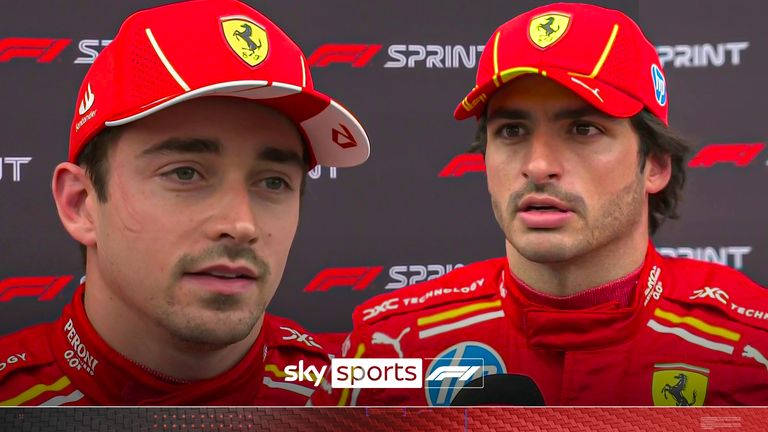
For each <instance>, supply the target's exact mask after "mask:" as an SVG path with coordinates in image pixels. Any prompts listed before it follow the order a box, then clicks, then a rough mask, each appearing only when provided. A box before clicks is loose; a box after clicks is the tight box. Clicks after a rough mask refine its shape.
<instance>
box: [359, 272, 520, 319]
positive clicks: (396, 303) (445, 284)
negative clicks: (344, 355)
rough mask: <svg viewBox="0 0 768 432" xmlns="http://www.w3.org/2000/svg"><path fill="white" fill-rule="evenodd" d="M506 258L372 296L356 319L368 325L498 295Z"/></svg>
mask: <svg viewBox="0 0 768 432" xmlns="http://www.w3.org/2000/svg"><path fill="white" fill-rule="evenodd" d="M505 262H506V259H505V258H493V259H489V260H486V261H481V262H477V263H473V264H469V265H466V266H463V267H459V268H458V269H456V270H453V271H451V272H449V273H447V274H446V275H444V276H441V277H439V278H435V279H432V280H429V281H426V282H421V283H418V284H416V285H411V286H408V287H405V288H401V289H398V290H396V291H394V292H392V293H388V294H382V295H378V296H376V297H373V298H371V299H369V300H367V301H366V302H364V303H362V304H361V305H360V306H358V307H356V308H355V311H354V313H353V315H352V320H353V323H354V325H355V327H356V328H357V327H360V326H368V325H372V324H375V323H378V322H380V321H382V320H385V319H387V318H390V317H393V316H398V315H405V314H411V313H416V312H421V311H425V310H428V309H432V308H437V307H440V306H443V305H445V304H451V305H461V304H462V303H467V302H473V301H478V300H480V299H483V298H489V297H493V296H497V295H499V286H498V280H499V278H498V276H499V274H500V273H501V272H502V271H503V270H504V265H505Z"/></svg>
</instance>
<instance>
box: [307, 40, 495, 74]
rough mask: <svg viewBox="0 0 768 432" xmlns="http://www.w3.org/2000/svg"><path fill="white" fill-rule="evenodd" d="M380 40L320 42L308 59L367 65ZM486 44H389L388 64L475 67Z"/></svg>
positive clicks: (318, 62) (324, 63) (311, 62)
mask: <svg viewBox="0 0 768 432" xmlns="http://www.w3.org/2000/svg"><path fill="white" fill-rule="evenodd" d="M382 48H383V47H382V45H379V44H324V45H320V46H319V47H318V48H317V49H316V50H315V51H314V52H313V53H312V55H311V56H309V59H308V60H307V62H308V63H309V65H310V66H311V67H326V66H329V65H331V64H334V63H341V64H344V63H346V64H349V65H350V66H352V67H354V68H361V67H363V66H366V65H368V64H369V63H370V62H371V60H372V59H373V58H374V57H375V56H376V54H378V53H379V51H381V49H382ZM483 48H484V46H483V45H433V44H430V45H422V44H395V45H389V46H388V47H387V55H388V59H387V62H386V63H384V65H383V66H384V67H385V68H408V69H413V68H416V67H421V66H424V67H426V68H437V69H443V68H454V69H455V68H470V69H471V68H474V67H475V66H476V65H477V61H478V60H479V58H480V53H482V52H483Z"/></svg>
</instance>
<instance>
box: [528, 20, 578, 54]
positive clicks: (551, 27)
mask: <svg viewBox="0 0 768 432" xmlns="http://www.w3.org/2000/svg"><path fill="white" fill-rule="evenodd" d="M570 24H571V17H570V15H566V14H564V13H547V14H544V15H539V16H537V17H535V18H533V19H532V20H531V23H530V24H529V26H528V36H529V37H530V38H531V42H532V43H533V44H534V45H536V46H537V47H539V48H541V49H544V48H548V47H550V46H551V45H552V44H554V43H555V42H557V41H559V40H560V39H561V38H562V37H563V35H565V32H566V31H567V30H568V26H569V25H570Z"/></svg>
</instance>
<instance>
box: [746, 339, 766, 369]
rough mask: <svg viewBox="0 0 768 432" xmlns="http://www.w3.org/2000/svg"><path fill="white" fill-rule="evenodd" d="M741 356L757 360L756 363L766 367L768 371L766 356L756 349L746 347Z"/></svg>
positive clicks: (749, 346)
mask: <svg viewBox="0 0 768 432" xmlns="http://www.w3.org/2000/svg"><path fill="white" fill-rule="evenodd" d="M741 356H742V357H746V358H751V359H753V360H755V361H756V362H758V363H760V364H761V365H763V366H765V369H766V370H768V359H766V358H765V356H764V355H763V354H762V353H761V352H760V351H758V350H757V349H756V348H755V347H753V346H751V345H747V346H745V347H744V352H742V353H741Z"/></svg>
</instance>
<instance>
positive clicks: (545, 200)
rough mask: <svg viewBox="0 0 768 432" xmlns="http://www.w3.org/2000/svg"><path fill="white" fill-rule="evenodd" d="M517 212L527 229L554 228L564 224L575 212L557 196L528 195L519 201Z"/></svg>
mask: <svg viewBox="0 0 768 432" xmlns="http://www.w3.org/2000/svg"><path fill="white" fill-rule="evenodd" d="M517 214H518V216H519V217H520V220H521V221H522V223H523V224H524V225H525V226H526V227H527V228H529V229H556V228H562V227H563V226H565V225H566V224H567V223H568V221H569V220H570V219H571V217H572V216H573V215H574V214H575V213H574V211H573V210H572V209H571V208H570V207H569V206H568V205H567V204H566V203H564V202H562V201H560V200H558V199H557V198H554V197H551V196H535V195H529V196H527V197H525V198H523V199H522V200H521V201H520V204H519V205H518V208H517Z"/></svg>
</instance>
